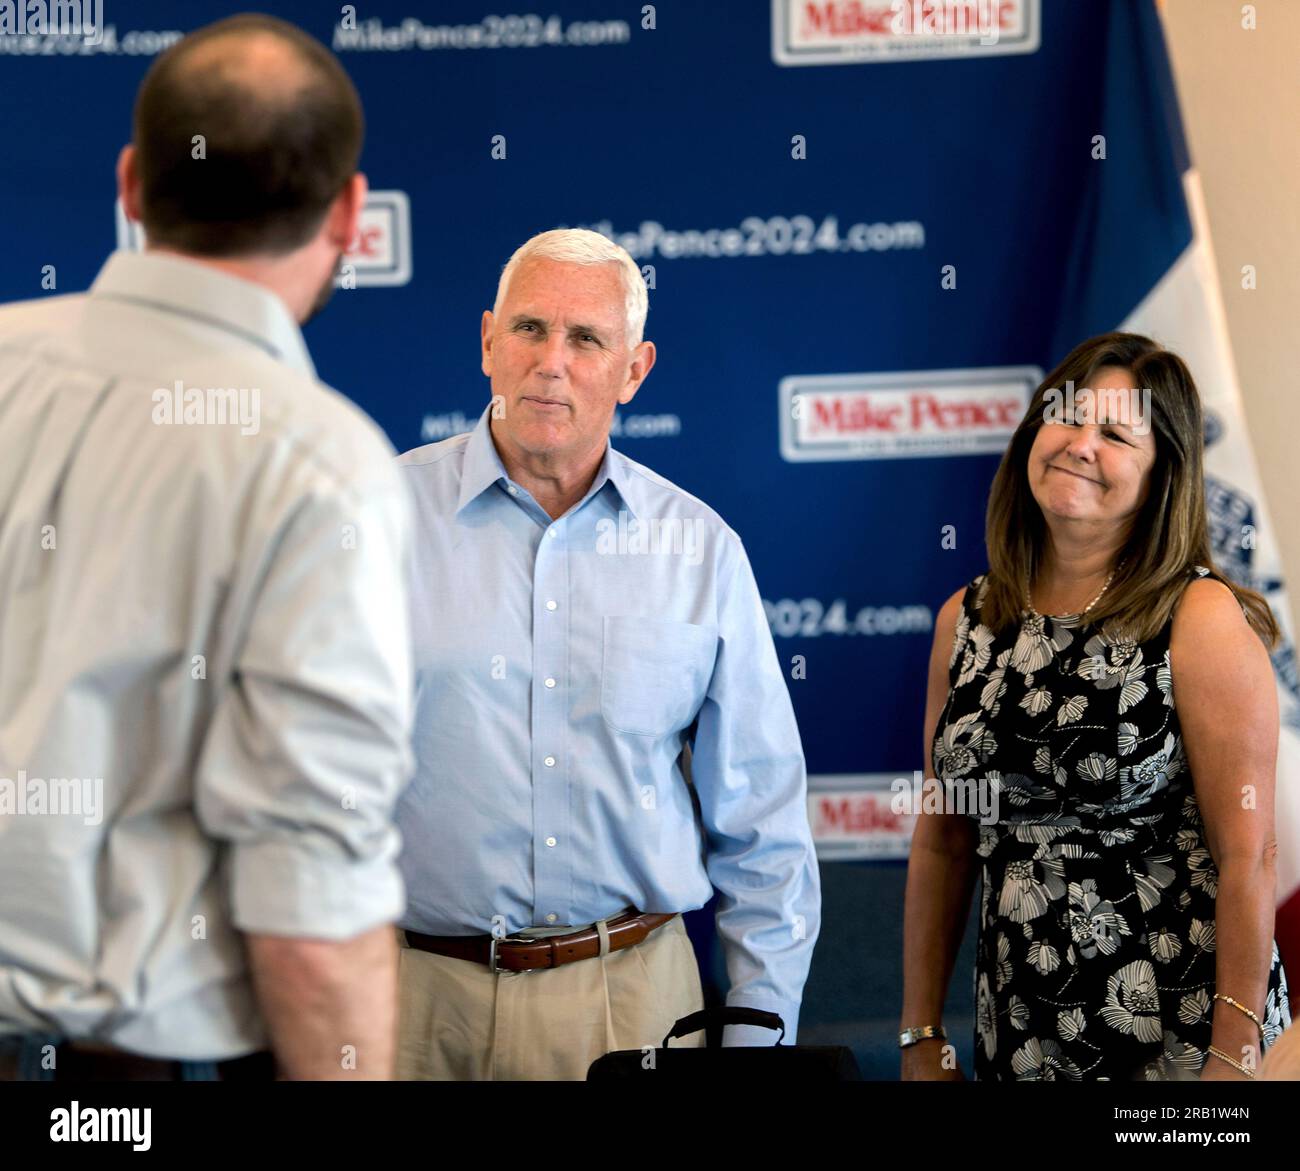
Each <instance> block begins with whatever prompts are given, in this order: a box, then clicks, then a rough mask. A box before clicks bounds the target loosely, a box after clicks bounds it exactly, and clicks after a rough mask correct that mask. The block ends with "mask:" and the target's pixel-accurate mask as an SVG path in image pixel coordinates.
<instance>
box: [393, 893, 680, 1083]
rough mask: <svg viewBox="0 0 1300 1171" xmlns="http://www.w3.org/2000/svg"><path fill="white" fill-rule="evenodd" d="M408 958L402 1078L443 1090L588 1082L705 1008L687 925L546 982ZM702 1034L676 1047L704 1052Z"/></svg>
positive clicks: (547, 974) (444, 960) (405, 954)
mask: <svg viewBox="0 0 1300 1171" xmlns="http://www.w3.org/2000/svg"><path fill="white" fill-rule="evenodd" d="M397 937H398V942H399V943H400V944H401V945H402V947H401V1010H400V1022H399V1026H398V1039H397V1076H398V1077H399V1078H403V1079H418V1080H429V1079H433V1080H438V1081H449V1080H450V1081H489V1080H498V1081H502V1080H519V1081H535V1080H580V1079H583V1078H585V1077H586V1076H587V1069H588V1067H589V1066H590V1065H591V1063H592V1062H593V1061H595V1060H596V1058H598V1057H602V1056H604V1055H605V1054H606V1053H610V1052H613V1051H614V1050H616V1049H640V1048H641V1047H642V1046H646V1045H648V1046H652V1047H656V1048H657V1047H658V1046H659V1045H660V1044H661V1043H662V1042H663V1039H664V1034H666V1033H667V1032H668V1030H669V1029H670V1028H672V1026H673V1022H674V1021H676V1020H677V1019H678V1018H680V1017H684V1016H686V1015H687V1014H689V1013H692V1012H697V1011H699V1010H700V1009H701V1008H703V1007H704V998H703V993H702V992H701V989H700V971H699V967H698V965H697V964H696V962H695V952H694V950H693V949H692V947H691V941H690V939H689V938H688V937H687V934H686V926H685V924H684V923H683V922H682V917H681V916H680V915H678V916H677V917H676V918H674V919H670V920H669V921H668V922H667V923H665V924H664V925H663V926H662V927H660V928H658V930H656V931H652V932H651V933H650V935H649V936H648V937H647V938H646V939H644V940H642V942H641V943H639V944H637V946H636V947H628V948H624V949H623V950H621V951H615V952H610V953H609V954H608V955H602V956H597V957H594V958H592V959H589V960H578V961H577V962H576V963H572V964H564V965H563V966H562V967H558V968H548V969H544V970H542V971H537V972H496V973H494V972H491V971H489V970H488V968H487V966H486V965H485V964H476V963H474V962H472V961H470V960H456V959H451V958H449V957H448V956H439V955H431V954H429V953H428V952H424V951H417V950H416V949H414V948H411V947H407V946H406V939H405V935H404V933H403V932H401V931H399V932H398V933H397ZM703 1043H704V1034H703V1033H696V1034H693V1035H692V1036H690V1037H684V1038H682V1039H681V1040H680V1041H674V1042H673V1045H674V1046H677V1045H683V1046H698V1045H702V1044H703Z"/></svg>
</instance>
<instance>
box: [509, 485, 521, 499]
mask: <svg viewBox="0 0 1300 1171" xmlns="http://www.w3.org/2000/svg"><path fill="white" fill-rule="evenodd" d="M506 491H507V492H509V493H510V495H511V496H518V495H519V489H518V488H516V487H515V486H514V485H513V484H511V485H510V487H509V488H507V489H506Z"/></svg>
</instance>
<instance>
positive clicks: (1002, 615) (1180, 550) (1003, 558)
mask: <svg viewBox="0 0 1300 1171" xmlns="http://www.w3.org/2000/svg"><path fill="white" fill-rule="evenodd" d="M1107 367H1116V368H1121V369H1125V370H1129V371H1131V372H1132V373H1133V377H1134V379H1135V383H1134V385H1135V386H1139V387H1142V388H1143V389H1144V390H1145V389H1146V388H1148V387H1149V388H1150V390H1151V423H1152V430H1153V433H1154V435H1155V441H1156V457H1155V463H1154V464H1153V465H1152V468H1151V472H1150V475H1151V481H1150V491H1149V493H1148V495H1147V499H1146V503H1145V504H1144V505H1143V506H1142V508H1141V510H1140V511H1139V513H1138V515H1137V517H1136V518H1135V520H1134V523H1133V528H1132V531H1131V532H1130V534H1129V538H1128V541H1127V543H1126V544H1125V546H1124V548H1123V549H1122V550H1121V552H1120V558H1121V560H1122V561H1123V563H1124V568H1123V570H1122V571H1121V572H1120V573H1118V574H1117V575H1116V577H1115V580H1114V582H1113V583H1112V584H1111V587H1110V589H1108V590H1107V591H1106V594H1105V596H1104V597H1103V598H1102V600H1101V602H1100V603H1098V605H1097V608H1096V609H1095V610H1094V611H1093V612H1092V614H1091V615H1090V618H1091V620H1092V621H1096V622H1105V621H1109V623H1110V624H1111V626H1112V628H1114V629H1115V630H1116V631H1119V630H1122V631H1124V632H1125V634H1126V636H1127V637H1128V638H1130V639H1132V640H1133V641H1137V642H1144V641H1146V640H1147V639H1150V638H1154V637H1155V635H1156V633H1157V632H1158V631H1159V630H1160V629H1161V628H1162V627H1163V626H1164V624H1165V623H1166V622H1167V621H1168V620H1169V619H1170V617H1171V616H1172V615H1173V612H1174V609H1175V607H1176V606H1177V605H1178V600H1179V598H1180V597H1181V596H1182V592H1183V589H1184V588H1185V587H1186V585H1187V584H1188V581H1189V571H1190V570H1191V568H1192V567H1193V566H1195V565H1201V566H1204V567H1205V568H1206V569H1209V570H1210V571H1211V572H1212V573H1213V574H1214V575H1215V576H1216V577H1217V578H1218V579H1219V580H1220V581H1222V582H1223V583H1224V585H1226V586H1227V587H1228V588H1229V589H1230V590H1232V592H1233V594H1234V595H1236V598H1237V601H1238V602H1239V603H1240V604H1241V608H1242V610H1243V612H1244V614H1245V616H1246V620H1247V621H1248V622H1249V623H1250V625H1251V627H1252V628H1253V629H1254V630H1255V632H1256V633H1257V634H1258V635H1259V636H1260V637H1261V638H1262V639H1263V640H1264V642H1265V644H1266V645H1267V646H1269V647H1272V646H1274V645H1275V644H1276V643H1277V640H1278V638H1279V636H1280V631H1279V628H1278V625H1277V621H1276V620H1275V619H1274V617H1273V612H1272V611H1271V610H1270V609H1269V605H1268V602H1267V601H1265V600H1264V598H1263V596H1262V595H1260V594H1258V593H1256V592H1255V591H1254V590H1251V589H1247V588H1246V587H1245V586H1241V585H1238V584H1237V583H1235V582H1232V581H1229V580H1228V579H1227V578H1226V577H1225V576H1224V575H1223V574H1222V573H1221V572H1219V571H1218V569H1217V568H1216V567H1215V564H1214V559H1213V557H1212V556H1211V553H1210V536H1209V528H1208V525H1207V523H1206V515H1205V471H1204V458H1205V442H1204V437H1203V434H1202V426H1203V424H1202V414H1201V398H1200V395H1199V394H1198V393H1197V390H1196V383H1195V382H1194V381H1193V379H1192V374H1191V371H1190V370H1188V368H1187V364H1186V363H1185V362H1184V361H1183V360H1182V359H1181V358H1180V357H1179V356H1178V355H1177V354H1175V353H1172V352H1171V351H1169V350H1166V349H1164V348H1162V347H1161V346H1158V345H1157V344H1156V343H1155V342H1153V341H1152V340H1151V339H1150V338H1147V337H1142V336H1141V335H1140V334H1135V333H1104V334H1101V335H1099V336H1097V337H1094V338H1089V339H1088V340H1087V341H1085V342H1081V343H1080V344H1079V345H1077V346H1075V348H1074V349H1073V350H1071V351H1070V353H1069V354H1067V355H1066V357H1065V358H1064V360H1063V361H1062V362H1061V364H1060V365H1059V366H1057V368H1056V369H1055V370H1053V371H1052V372H1051V373H1050V374H1049V375H1048V376H1047V377H1046V378H1045V379H1044V380H1043V383H1042V385H1041V386H1039V388H1038V389H1037V391H1035V392H1034V396H1033V398H1032V399H1031V401H1030V403H1029V409H1028V410H1027V411H1026V412H1025V417H1024V418H1023V419H1022V420H1021V421H1020V425H1019V426H1018V427H1017V428H1016V431H1015V434H1014V435H1012V437H1011V442H1010V443H1009V444H1008V445H1007V450H1006V452H1005V453H1004V454H1003V456H1002V463H1001V465H1000V466H999V467H998V470H997V474H996V475H995V476H994V478H993V487H992V490H991V491H990V493H989V505H988V515H987V520H986V524H985V543H986V544H987V546H988V556H989V574H988V588H987V592H986V594H985V598H984V605H983V611H982V614H981V620H982V621H983V623H984V624H985V625H986V626H988V627H990V628H991V629H993V630H995V631H998V630H1003V629H1005V628H1007V627H1008V626H1010V625H1011V624H1012V623H1014V622H1015V621H1017V620H1018V619H1019V616H1020V613H1021V611H1022V609H1023V606H1024V597H1025V581H1026V578H1027V577H1032V576H1033V575H1034V574H1035V573H1037V571H1038V569H1039V567H1040V566H1041V564H1042V556H1043V546H1044V538H1045V535H1046V521H1045V520H1044V519H1043V513H1042V509H1041V508H1040V507H1039V505H1038V501H1037V500H1035V499H1034V495H1033V493H1032V491H1031V490H1030V487H1029V475H1028V466H1029V449H1030V448H1031V447H1032V446H1033V443H1034V438H1035V436H1036V435H1037V434H1038V429H1039V428H1040V427H1042V426H1043V425H1044V422H1045V418H1046V414H1047V409H1046V408H1047V404H1046V400H1047V397H1048V392H1049V391H1051V390H1053V389H1058V390H1059V389H1061V388H1064V386H1065V384H1066V382H1067V381H1073V382H1074V384H1075V385H1076V386H1079V387H1082V386H1085V385H1088V384H1089V383H1090V381H1091V380H1092V379H1093V377H1094V376H1095V375H1096V374H1097V373H1098V372H1099V371H1101V370H1102V369H1104V368H1107Z"/></svg>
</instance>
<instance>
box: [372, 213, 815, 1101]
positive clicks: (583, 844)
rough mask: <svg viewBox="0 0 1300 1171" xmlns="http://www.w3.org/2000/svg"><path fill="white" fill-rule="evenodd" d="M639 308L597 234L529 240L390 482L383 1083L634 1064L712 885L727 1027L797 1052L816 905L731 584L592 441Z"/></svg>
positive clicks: (712, 540) (674, 998)
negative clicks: (730, 1012)
mask: <svg viewBox="0 0 1300 1171" xmlns="http://www.w3.org/2000/svg"><path fill="white" fill-rule="evenodd" d="M646 300H647V299H646V291H645V285H644V283H643V282H642V279H641V274H640V272H639V270H638V269H637V267H636V265H635V263H634V262H633V260H632V258H631V257H630V256H629V255H628V254H627V252H626V251H625V250H624V249H622V248H620V247H618V246H617V245H615V244H613V243H612V242H611V241H609V240H607V239H606V238H605V237H603V236H600V235H598V234H596V233H595V232H589V231H584V230H579V229H563V230H556V231H551V232H543V233H542V234H541V235H538V236H535V237H533V238H532V239H531V240H529V241H528V242H527V243H526V244H524V245H523V247H521V248H520V249H519V250H518V251H517V252H516V253H515V254H514V256H512V257H511V259H510V262H509V263H508V264H507V265H506V267H505V271H504V272H503V273H502V275H501V281H500V285H499V286H498V290H497V297H496V303H495V305H494V306H493V309H492V311H491V312H485V313H484V314H483V321H482V339H481V340H482V357H483V372H484V373H485V374H486V375H487V376H488V377H489V378H490V379H491V382H492V401H491V403H490V404H489V405H488V407H487V408H486V409H485V410H484V412H483V415H482V417H481V418H480V420H479V422H478V425H477V426H476V427H475V429H474V430H473V431H472V432H471V433H470V434H468V435H460V436H457V437H455V438H453V439H448V440H446V441H444V442H442V443H435V444H431V445H429V446H427V447H421V448H417V449H416V450H414V451H410V452H407V453H406V454H405V455H403V456H402V457H401V459H400V463H401V465H402V467H403V469H404V471H405V474H406V476H407V482H408V485H409V487H410V489H411V493H412V496H413V499H414V501H415V509H416V518H417V519H416V537H415V544H416V554H415V558H414V575H413V591H414V592H413V597H412V602H413V609H414V612H413V623H414V645H415V666H416V688H417V701H416V702H417V711H416V723H415V752H416V759H417V766H416V775H415V780H414V781H413V782H412V784H411V787H410V788H409V789H408V790H407V792H406V794H405V796H404V798H403V799H402V801H401V803H400V804H399V807H398V814H397V819H398V825H399V827H400V829H401V831H402V835H403V840H404V849H403V855H402V860H401V865H402V870H403V875H404V877H405V879H406V884H407V891H408V899H409V904H408V908H407V912H406V915H405V916H404V917H403V919H402V920H401V926H402V927H403V928H404V931H403V932H402V933H401V934H402V936H403V939H402V942H403V943H404V944H405V946H404V947H403V950H402V953H401V981H400V983H401V1008H400V1016H401V1023H400V1035H399V1039H398V1076H399V1077H407V1078H452V1079H490V1078H499V1079H535V1078H557V1079H558V1078H582V1077H585V1075H586V1072H587V1069H588V1066H589V1065H590V1064H591V1062H592V1061H593V1060H595V1059H596V1058H597V1057H600V1056H601V1055H603V1054H604V1053H607V1052H609V1051H611V1050H615V1049H635V1048H640V1047H642V1046H647V1045H658V1044H659V1043H660V1041H661V1040H662V1039H663V1037H664V1035H665V1034H666V1033H667V1032H668V1030H669V1029H670V1028H671V1027H672V1025H673V1023H674V1022H675V1021H676V1020H677V1019H678V1018H679V1017H683V1016H686V1015H687V1014H689V1013H691V1012H695V1011H697V1010H699V1009H700V1008H702V1007H703V1001H702V996H701V987H700V977H699V970H698V967H697V965H696V961H695V955H694V951H693V950H692V947H691V943H690V940H689V939H688V938H687V935H686V930H685V927H684V926H683V924H682V920H681V912H684V911H689V910H692V909H694V908H698V907H701V906H703V905H704V904H705V903H706V902H707V901H708V899H709V897H710V896H711V894H712V893H713V891H714V890H715V889H716V890H717V892H718V895H719V901H718V913H717V928H718V932H719V935H720V936H721V939H722V943H723V948H724V951H725V955H726V962H727V971H728V976H729V978H730V984H731V988H730V992H729V993H728V996H727V1004H728V1005H729V1006H740V1007H748V1008H756V1009H764V1010H768V1011H771V1012H775V1013H777V1014H779V1015H780V1016H781V1018H782V1020H783V1021H784V1024H785V1029H786V1040H787V1041H790V1040H791V1039H793V1037H794V1035H795V1032H796V1029H797V1025H798V1015H799V1004H800V999H801V996H802V992H803V984H804V980H805V978H806V977H807V973H808V965H809V960H810V958H811V955H812V949H813V944H814V942H815V940H816V937H817V932H818V926H819V920H820V889H819V879H818V873H817V863H816V859H815V855H814V852H813V845H812V840H811V834H810V832H809V827H808V818H807V805H806V777H805V772H804V760H803V752H802V748H801V745H800V742H799V733H798V729H797V727H796V725H795V720H794V713H793V710H792V708H791V704H790V697H789V694H788V692H787V690H786V685H785V680H784V678H783V677H782V673H781V670H780V667H779V666H778V663H777V658H776V652H775V649H774V647H773V645H772V637H771V633H770V632H769V630H768V627H767V622H766V620H765V618H764V614H763V607H762V603H761V600H760V598H759V594H758V589H757V586H756V585H755V582H754V576H753V573H752V571H751V569H750V566H749V561H748V559H747V558H746V556H745V552H744V549H743V547H742V546H741V543H740V540H739V538H738V537H737V536H736V534H735V533H734V532H732V531H731V529H729V528H728V527H727V526H726V525H725V524H724V523H723V521H722V520H721V519H720V518H719V517H718V516H717V514H716V513H714V512H713V511H712V510H711V509H709V508H708V507H707V506H705V505H704V504H702V503H701V502H700V501H698V500H696V499H695V498H694V497H693V496H690V495H688V494H687V493H685V492H683V491H682V490H681V489H680V488H678V487H676V486H675V485H673V484H670V483H669V482H668V481H666V480H664V479H663V478H662V477H660V476H657V475H655V474H654V473H653V472H652V471H650V470H649V469H648V468H645V467H642V466H641V465H640V464H637V463H635V462H633V461H632V460H630V459H628V458H627V457H626V456H624V455H622V454H621V453H619V452H616V451H614V450H613V449H612V448H611V447H610V444H609V431H610V425H611V423H612V421H613V417H614V411H615V409H616V407H617V406H618V405H619V404H626V403H629V402H631V401H632V397H633V396H634V395H635V394H636V392H637V390H638V388H639V387H640V386H641V383H642V382H643V381H644V380H645V378H646V375H647V374H649V373H650V369H651V367H652V366H653V365H654V361H655V347H654V343H653V342H649V341H643V340H642V331H643V329H644V326H645V315H646ZM776 1037H777V1034H776V1033H774V1032H770V1031H767V1030H762V1029H758V1028H755V1027H753V1026H744V1025H739V1026H731V1027H729V1028H728V1029H727V1031H726V1034H725V1035H724V1043H728V1044H770V1043H772V1042H773V1041H775V1040H776ZM700 1040H701V1038H700V1036H699V1035H698V1034H697V1035H695V1037H693V1038H691V1039H688V1041H687V1043H688V1044H691V1043H693V1044H699V1043H700Z"/></svg>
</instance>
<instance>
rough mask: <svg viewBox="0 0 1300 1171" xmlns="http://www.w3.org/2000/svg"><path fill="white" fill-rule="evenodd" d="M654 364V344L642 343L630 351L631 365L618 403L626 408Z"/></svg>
mask: <svg viewBox="0 0 1300 1171" xmlns="http://www.w3.org/2000/svg"><path fill="white" fill-rule="evenodd" d="M654 364H655V344H654V342H642V343H641V344H640V345H639V346H637V348H636V349H635V350H633V351H632V364H631V366H630V367H629V369H628V372H627V384H626V385H625V386H624V387H623V391H622V393H621V394H620V395H619V396H618V401H619V402H620V403H622V404H623V405H624V406H626V405H627V404H628V403H630V402H631V401H632V399H633V398H634V397H635V396H636V392H637V391H638V390H640V389H641V383H643V382H644V381H645V379H646V375H647V374H649V373H650V369H651V367H652V366H654Z"/></svg>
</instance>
